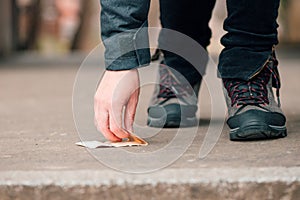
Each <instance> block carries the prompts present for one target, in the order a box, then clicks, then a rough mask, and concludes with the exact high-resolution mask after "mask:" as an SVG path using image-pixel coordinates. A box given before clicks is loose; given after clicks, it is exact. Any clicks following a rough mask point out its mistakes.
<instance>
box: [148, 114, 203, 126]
mask: <svg viewBox="0 0 300 200" xmlns="http://www.w3.org/2000/svg"><path fill="white" fill-rule="evenodd" d="M166 118H167V119H166ZM147 125H148V126H150V127H155V128H179V127H191V126H197V125H198V120H197V118H196V117H187V118H181V117H178V116H177V115H168V116H162V117H161V118H152V117H149V116H148V120H147Z"/></svg>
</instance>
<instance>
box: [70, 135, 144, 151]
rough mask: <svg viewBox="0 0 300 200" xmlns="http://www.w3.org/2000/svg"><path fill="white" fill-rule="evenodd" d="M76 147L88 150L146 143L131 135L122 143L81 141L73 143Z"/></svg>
mask: <svg viewBox="0 0 300 200" xmlns="http://www.w3.org/2000/svg"><path fill="white" fill-rule="evenodd" d="M75 144H76V145H78V146H82V147H87V148H89V149H96V148H104V147H130V146H147V145H148V142H146V141H145V140H143V139H142V138H140V137H138V136H136V135H133V134H131V135H130V136H129V137H128V138H126V139H124V140H123V141H122V142H109V141H107V142H99V141H81V142H77V143H75Z"/></svg>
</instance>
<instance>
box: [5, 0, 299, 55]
mask: <svg viewBox="0 0 300 200" xmlns="http://www.w3.org/2000/svg"><path fill="white" fill-rule="evenodd" d="M299 10H300V0H282V1H281V8H280V17H279V19H278V21H279V23H280V28H279V37H280V41H281V44H288V45H291V44H292V45H299V44H300V12H299ZM99 11H100V5H99V0H1V1H0V22H1V23H0V24H1V32H0V56H7V55H11V54H12V53H15V52H26V51H35V52H39V53H41V54H45V55H53V54H54V55H61V54H65V53H69V52H73V51H82V52H89V51H90V50H91V49H92V48H94V47H95V46H96V45H97V44H98V43H99V41H100V33H99V31H100V25H99ZM158 17H159V5H158V0H156V1H152V2H151V10H150V14H149V19H150V26H159V25H160V23H159V20H158ZM225 17H226V10H225V0H218V1H217V5H216V7H215V10H214V15H213V18H212V20H211V22H210V26H211V28H212V29H213V38H212V43H211V45H210V47H209V51H211V52H214V53H218V52H219V51H220V49H221V45H220V43H219V40H220V37H221V36H222V35H223V34H224V31H223V30H222V23H223V20H224V18H225Z"/></svg>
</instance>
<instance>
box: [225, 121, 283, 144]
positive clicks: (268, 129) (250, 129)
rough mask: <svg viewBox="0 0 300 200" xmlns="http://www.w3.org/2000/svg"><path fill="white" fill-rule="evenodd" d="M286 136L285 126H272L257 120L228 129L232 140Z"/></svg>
mask: <svg viewBox="0 0 300 200" xmlns="http://www.w3.org/2000/svg"><path fill="white" fill-rule="evenodd" d="M286 136H287V129H286V126H273V125H267V124H264V123H259V122H257V123H255V124H250V125H248V126H245V127H238V128H235V129H231V130H230V140H232V141H251V140H268V139H277V138H283V137H286Z"/></svg>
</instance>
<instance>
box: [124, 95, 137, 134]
mask: <svg viewBox="0 0 300 200" xmlns="http://www.w3.org/2000/svg"><path fill="white" fill-rule="evenodd" d="M138 95H139V94H138V91H135V92H134V93H133V94H132V95H131V97H130V99H129V101H128V104H127V106H126V109H125V114H124V125H125V128H126V129H127V130H128V131H130V132H131V133H132V132H133V123H134V118H135V113H136V107H137V103H138Z"/></svg>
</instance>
